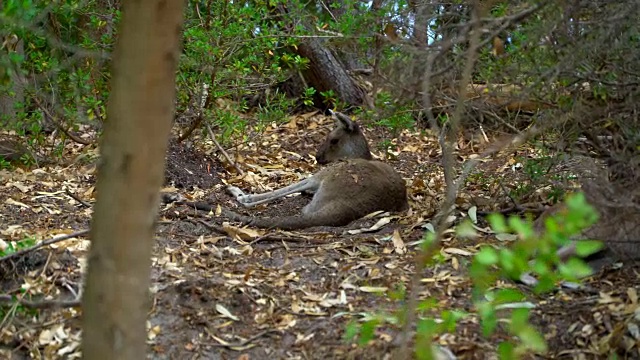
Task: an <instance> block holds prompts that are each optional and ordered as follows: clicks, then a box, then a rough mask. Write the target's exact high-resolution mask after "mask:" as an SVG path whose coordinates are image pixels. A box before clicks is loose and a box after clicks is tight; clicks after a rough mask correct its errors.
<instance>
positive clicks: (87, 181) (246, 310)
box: [0, 114, 639, 359]
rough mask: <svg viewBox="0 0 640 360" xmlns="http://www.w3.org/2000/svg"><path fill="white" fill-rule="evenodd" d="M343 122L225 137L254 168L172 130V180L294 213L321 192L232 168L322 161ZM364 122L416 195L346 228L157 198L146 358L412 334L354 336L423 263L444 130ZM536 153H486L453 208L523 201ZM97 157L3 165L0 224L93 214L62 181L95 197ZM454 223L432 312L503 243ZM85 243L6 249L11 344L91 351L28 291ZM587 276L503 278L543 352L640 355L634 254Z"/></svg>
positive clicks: (294, 170) (7, 340) (1, 338)
mask: <svg viewBox="0 0 640 360" xmlns="http://www.w3.org/2000/svg"><path fill="white" fill-rule="evenodd" d="M331 127H332V121H331V120H330V119H329V118H328V117H324V116H322V115H313V114H306V115H299V116H295V117H292V118H291V119H290V121H289V122H287V123H285V124H282V125H280V126H276V127H268V128H267V129H266V131H265V133H264V135H263V136H261V137H257V136H255V137H254V140H253V141H249V142H248V143H246V144H243V145H241V146H237V147H235V148H233V149H231V150H228V152H229V154H231V155H232V156H233V157H234V158H235V159H236V161H237V165H238V167H239V168H241V169H243V170H244V172H245V175H244V176H241V175H239V174H238V173H237V171H236V170H235V169H234V167H233V166H231V165H230V164H227V163H226V162H225V161H224V160H223V158H222V157H220V156H219V154H218V153H217V150H216V147H215V146H214V145H213V144H212V142H211V140H210V139H208V138H199V139H194V140H188V141H187V142H186V143H181V144H178V143H176V141H174V140H172V141H171V145H170V150H169V152H168V155H167V185H166V188H165V189H163V191H165V192H178V193H180V194H182V195H184V196H186V197H187V198H189V199H193V200H194V201H208V202H211V203H214V204H219V205H221V206H225V207H227V208H230V209H234V210H235V211H238V212H242V213H244V214H255V215H259V216H282V215H293V214H296V213H297V212H298V211H299V210H300V209H301V207H302V206H304V204H305V203H306V202H308V201H309V197H307V196H304V195H301V196H293V197H289V198H286V199H283V200H280V201H276V202H273V203H271V204H269V205H268V206H262V207H258V208H255V209H251V210H246V209H243V208H240V207H238V205H237V203H235V202H234V200H233V199H232V198H231V196H229V195H228V194H227V193H226V192H225V190H224V189H225V186H226V185H225V184H233V185H236V186H238V187H240V188H242V189H244V190H246V191H248V192H262V191H266V190H271V189H275V188H278V187H281V186H284V185H287V184H290V183H292V182H294V181H297V180H299V179H301V178H302V177H304V176H306V175H308V174H310V173H312V172H314V171H316V170H317V167H316V165H315V162H314V159H313V154H315V150H316V148H317V146H318V145H319V144H320V143H321V142H322V141H323V140H324V137H325V136H326V134H327V133H328V131H329V130H330V128H331ZM365 131H366V132H365V135H366V136H367V137H368V139H369V143H370V145H371V149H372V151H373V152H374V154H376V155H382V158H384V159H385V161H387V162H388V163H389V164H391V165H392V166H393V167H395V168H396V169H397V170H398V171H399V172H400V173H401V174H402V176H403V177H404V178H405V179H407V184H408V188H409V196H410V204H411V210H409V211H407V212H404V213H401V214H378V215H377V216H374V217H371V218H368V219H361V220H358V221H356V222H354V223H352V224H350V225H349V226H346V227H343V228H326V227H318V228H312V229H307V230H303V231H293V232H283V231H264V230H260V229H251V228H249V229H247V228H243V227H239V226H238V224H233V223H231V224H223V221H224V219H220V218H217V217H216V216H215V214H207V213H206V212H198V211H196V210H194V209H191V208H189V207H187V206H179V205H175V204H169V205H165V204H163V205H162V206H161V209H160V213H159V226H158V228H157V233H156V242H155V246H154V252H153V259H152V260H153V267H152V286H151V294H150V296H151V304H152V306H151V310H150V313H149V321H148V324H147V328H148V344H149V352H148V353H149V356H148V357H149V358H150V359H389V358H394V357H393V354H394V352H395V351H397V350H398V346H399V343H400V339H399V334H400V328H399V327H398V326H397V325H393V324H386V325H384V326H382V327H380V328H379V329H378V330H376V331H375V334H374V339H373V340H372V341H371V342H370V343H369V344H367V345H366V346H363V347H360V346H357V345H355V344H353V343H349V342H347V341H345V340H344V338H343V337H344V334H345V329H346V327H347V324H348V323H349V322H351V321H358V320H362V319H363V318H364V317H365V316H366V315H367V314H378V313H382V312H388V313H392V312H394V311H398V310H400V309H401V308H402V306H403V302H402V301H400V300H393V299H392V297H390V296H388V295H385V292H386V291H387V290H394V289H397V288H398V286H399V285H400V284H407V285H408V284H409V282H410V279H411V277H412V276H413V275H414V269H415V266H414V255H415V253H416V251H417V250H418V248H419V246H418V244H417V242H418V241H419V240H421V239H422V238H423V236H424V234H425V232H426V231H428V230H427V228H429V225H428V224H429V223H430V221H431V219H432V218H433V216H434V215H435V213H436V212H437V210H438V204H439V202H440V201H441V200H442V198H443V194H444V180H443V174H442V167H441V165H440V161H441V154H440V150H439V147H438V142H437V138H436V137H435V136H433V135H430V134H429V132H428V131H426V132H422V133H417V132H415V133H410V132H408V131H404V132H402V133H400V134H399V135H397V136H395V137H393V136H392V135H391V134H389V133H388V132H387V131H386V130H384V129H382V128H379V127H378V128H376V129H375V130H374V129H371V128H366V130H365ZM388 139H391V140H390V141H389V140H388ZM194 142H195V143H198V146H193V145H192V144H193V143H194ZM187 143H189V144H191V145H189V144H187ZM390 144H391V145H392V146H391V149H392V151H391V152H390V153H389V154H387V156H385V155H384V154H385V152H383V151H381V150H380V149H381V146H382V145H390ZM483 146H485V145H482V144H472V143H470V142H468V141H465V140H463V139H461V140H460V142H459V144H458V150H457V155H458V156H457V159H458V161H462V160H465V159H466V158H468V157H470V156H475V155H476V154H478V153H480V152H481V150H482V148H483ZM212 154H213V155H212ZM539 155H540V154H539V152H538V151H537V150H536V149H535V148H534V147H532V146H531V147H522V148H520V149H518V150H517V151H514V152H508V153H500V154H499V155H497V156H494V157H492V158H490V159H489V160H487V161H483V162H482V163H481V164H480V166H479V167H478V169H477V170H476V171H475V172H474V173H473V175H472V176H471V177H470V178H469V180H468V181H467V183H466V185H465V186H464V188H463V191H462V192H461V194H460V195H459V198H458V201H457V204H456V206H457V207H456V210H455V213H454V214H455V216H456V223H458V222H459V221H460V220H462V219H463V218H465V217H468V216H469V214H468V213H469V211H468V210H469V209H470V208H471V207H472V206H476V207H477V209H478V212H479V213H480V212H484V211H492V210H500V209H507V208H509V207H511V206H512V202H511V200H510V197H509V196H508V195H507V193H506V192H507V191H509V190H514V189H518V188H522V184H524V183H526V182H527V181H528V178H527V176H526V174H525V173H524V171H523V170H522V168H521V167H520V166H519V165H518V164H519V163H521V162H522V161H524V160H525V159H532V158H536V157H538V156H539ZM96 157H97V150H96V149H95V147H82V146H80V145H70V146H68V149H67V152H66V154H65V155H64V157H63V158H64V159H67V161H66V162H65V161H61V162H60V163H61V164H60V165H56V166H47V167H43V168H40V169H20V168H16V169H12V170H2V171H0V178H1V179H2V181H1V183H0V184H1V186H2V195H0V200H1V201H0V224H1V225H2V226H0V239H2V240H4V241H5V242H8V241H18V240H21V239H24V238H26V237H32V238H35V239H37V240H38V241H39V240H42V239H47V238H51V237H53V236H55V235H59V234H69V233H72V232H74V231H79V230H83V229H88V228H89V223H90V218H91V214H92V211H91V208H90V207H87V206H86V205H87V204H86V203H85V204H84V205H83V204H82V203H81V202H79V201H78V200H76V199H73V198H72V197H70V196H69V195H68V194H67V193H66V192H65V191H68V192H70V193H72V194H73V195H74V196H75V197H77V198H78V199H82V200H84V201H86V202H87V203H90V202H91V201H92V200H93V199H94V195H95V189H94V186H95V179H96V173H95V159H96ZM534 190H536V191H531V192H530V194H529V195H528V196H527V202H528V203H530V204H536V205H537V206H539V207H540V208H541V207H543V206H545V205H548V202H547V200H545V199H546V195H547V194H548V191H550V190H549V189H548V188H545V189H534ZM478 218H479V219H478V224H477V226H478V228H480V229H488V227H487V225H486V222H484V220H483V219H482V216H478ZM211 224H216V226H211ZM374 225H375V226H374ZM454 235H455V233H454V232H453V231H449V232H447V233H446V235H445V239H444V241H443V242H442V244H441V245H442V249H441V250H440V257H439V261H436V262H434V263H433V264H430V265H429V266H427V268H426V269H425V270H424V271H423V273H422V274H420V276H421V284H420V289H419V298H420V300H426V299H428V298H430V299H433V300H434V301H435V302H434V303H435V306H434V307H433V309H431V310H430V311H427V315H428V314H430V315H431V316H433V317H436V318H437V317H439V314H440V313H441V312H442V311H443V310H460V311H466V312H473V311H474V309H473V305H472V301H471V287H472V283H471V280H470V278H469V276H468V272H467V265H468V264H469V263H470V261H471V257H472V256H473V254H474V253H475V252H477V250H478V249H479V247H480V246H481V245H484V244H498V245H505V243H504V239H503V241H499V240H498V239H496V237H495V236H494V235H492V234H491V233H490V232H489V231H480V236H479V237H477V238H475V239H473V240H470V239H460V238H457V237H456V236H454ZM88 246H89V240H88V237H87V236H84V237H76V238H72V239H69V240H66V241H62V242H58V243H55V244H53V245H51V246H45V247H42V248H40V249H38V250H35V251H31V252H27V253H26V254H24V255H22V256H17V257H13V258H11V259H8V260H4V261H1V262H0V288H1V294H5V295H12V296H15V297H16V298H18V299H21V300H25V302H24V303H23V304H20V303H17V302H15V301H14V302H7V301H6V300H7V299H6V298H5V299H4V300H5V303H6V304H5V305H4V306H3V307H2V310H1V314H2V315H3V318H2V323H1V325H0V357H3V358H14V359H31V358H33V359H58V358H65V359H67V358H68V359H72V358H76V357H78V356H79V350H80V348H79V344H80V343H79V342H80V311H79V309H78V308H74V307H64V308H60V307H57V308H45V309H39V310H37V311H34V310H32V309H29V306H28V303H27V302H26V300H27V299H32V300H38V299H46V300H51V299H58V300H70V299H73V298H74V296H75V294H76V293H77V292H78V289H79V287H80V284H81V282H82V281H81V278H82V272H83V271H84V267H85V266H84V265H85V259H86V255H87V249H88ZM584 283H585V285H586V287H585V288H584V289H578V290H576V289H573V290H569V289H560V290H558V291H555V292H553V293H549V294H545V295H535V294H533V293H532V292H531V291H530V289H528V288H527V287H526V286H524V285H521V284H517V283H514V282H511V281H508V280H505V281H501V282H500V283H499V284H497V286H500V287H518V288H520V289H521V290H522V291H524V292H525V293H526V294H528V295H529V296H530V298H529V301H531V302H532V303H533V304H534V305H535V308H534V309H533V310H532V315H531V321H532V322H533V323H534V324H535V325H536V327H537V328H538V329H539V330H540V331H541V333H542V334H543V335H544V336H545V338H546V340H547V342H548V345H549V351H548V352H547V353H546V354H545V355H543V356H542V355H541V356H537V358H563V359H564V358H567V359H568V358H575V359H597V358H605V357H606V354H610V353H611V351H612V350H611V349H618V351H619V353H620V354H623V356H622V358H638V354H639V353H638V346H637V343H634V342H629V341H628V340H627V339H628V338H627V337H624V335H625V333H626V332H627V331H633V329H636V330H637V328H638V326H637V325H636V324H635V323H633V322H632V321H631V320H632V319H633V315H634V312H637V311H638V296H637V284H638V266H637V265H636V264H624V266H620V264H619V263H618V264H614V265H613V266H609V267H607V268H605V269H604V270H602V271H600V272H598V273H597V274H595V275H594V276H592V277H589V278H587V279H585V281H584ZM414 290H415V289H414ZM501 324H502V323H501ZM508 339H509V336H508V334H507V332H506V331H505V329H504V328H502V327H501V326H499V328H498V331H497V333H496V334H494V335H492V336H491V337H488V338H486V337H483V336H482V334H481V327H480V325H479V320H478V318H477V317H476V316H468V317H466V318H464V319H462V320H460V321H459V322H458V325H457V327H456V328H455V329H454V330H453V331H452V332H451V333H449V334H446V335H442V336H439V337H438V338H436V339H435V341H436V342H437V343H438V344H440V345H441V346H443V347H445V348H448V349H450V350H451V351H452V352H453V353H454V354H455V355H456V356H457V358H458V359H491V358H497V357H496V356H497V355H496V354H497V350H496V349H497V345H498V344H499V343H500V342H501V341H504V340H508ZM621 349H626V350H627V351H628V352H627V353H623V352H622V350H621ZM534 357H536V356H532V358H534Z"/></svg>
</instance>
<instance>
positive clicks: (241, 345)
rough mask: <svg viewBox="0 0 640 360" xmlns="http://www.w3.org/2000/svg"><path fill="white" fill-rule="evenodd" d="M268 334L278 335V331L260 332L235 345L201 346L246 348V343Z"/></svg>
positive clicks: (209, 344) (208, 344) (211, 344)
mask: <svg viewBox="0 0 640 360" xmlns="http://www.w3.org/2000/svg"><path fill="white" fill-rule="evenodd" d="M270 333H280V331H278V330H273V329H271V330H265V331H262V332H259V333H257V334H255V335H253V336H252V337H250V338H248V339H246V340H243V341H240V342H237V343H227V344H220V343H218V344H213V343H205V344H203V345H207V346H215V347H226V348H229V349H233V348H239V347H243V346H246V345H247V344H248V343H250V342H252V341H253V340H255V339H257V338H260V337H263V336H265V335H267V334H270Z"/></svg>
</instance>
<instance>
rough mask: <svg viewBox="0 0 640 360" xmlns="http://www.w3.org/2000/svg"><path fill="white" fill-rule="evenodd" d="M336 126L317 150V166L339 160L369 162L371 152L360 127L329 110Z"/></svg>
mask: <svg viewBox="0 0 640 360" xmlns="http://www.w3.org/2000/svg"><path fill="white" fill-rule="evenodd" d="M329 112H330V113H331V115H332V116H333V118H334V120H335V122H336V126H335V128H334V129H333V130H332V131H331V132H330V133H329V135H328V136H327V138H326V139H325V141H324V142H323V143H322V145H320V148H318V152H317V154H316V160H317V161H318V163H319V164H323V165H324V164H327V163H330V162H333V161H336V160H340V159H367V160H371V159H372V158H373V157H372V156H371V152H370V151H369V145H368V144H367V139H365V137H364V134H362V130H360V126H358V124H356V123H355V122H354V121H353V120H351V118H350V117H348V116H347V115H344V114H342V113H339V112H334V111H331V110H329Z"/></svg>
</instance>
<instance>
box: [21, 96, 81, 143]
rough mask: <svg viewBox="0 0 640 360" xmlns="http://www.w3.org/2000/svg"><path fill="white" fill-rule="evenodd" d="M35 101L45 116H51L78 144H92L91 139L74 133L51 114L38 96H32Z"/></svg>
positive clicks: (61, 129) (56, 124)
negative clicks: (88, 139)
mask: <svg viewBox="0 0 640 360" xmlns="http://www.w3.org/2000/svg"><path fill="white" fill-rule="evenodd" d="M32 100H33V102H35V103H36V105H37V106H38V107H39V108H40V110H42V112H43V113H44V114H45V116H47V117H48V118H49V120H51V122H52V123H53V125H55V126H56V127H57V128H58V129H59V130H60V131H62V132H63V133H64V134H65V135H67V137H68V138H69V139H71V140H73V141H75V142H77V143H78V144H82V145H91V142H90V141H87V140H85V139H83V138H81V137H78V136H76V135H74V134H72V133H71V132H70V131H69V130H67V129H65V127H64V126H62V123H60V121H58V119H57V118H56V117H55V116H53V114H51V113H50V112H49V110H47V108H46V107H45V106H44V105H43V104H42V103H41V102H40V100H39V99H38V97H37V96H34V97H33V98H32Z"/></svg>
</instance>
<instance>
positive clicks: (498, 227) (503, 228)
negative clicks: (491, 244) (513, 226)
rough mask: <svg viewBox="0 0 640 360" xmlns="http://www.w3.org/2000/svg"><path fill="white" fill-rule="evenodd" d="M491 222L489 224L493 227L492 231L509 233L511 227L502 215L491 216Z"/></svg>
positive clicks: (489, 218)
mask: <svg viewBox="0 0 640 360" xmlns="http://www.w3.org/2000/svg"><path fill="white" fill-rule="evenodd" d="M487 220H489V224H490V225H491V229H493V231H494V232H497V233H508V232H509V227H508V226H507V222H506V221H505V220H504V216H502V214H495V213H494V214H489V216H488V217H487Z"/></svg>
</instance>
